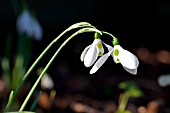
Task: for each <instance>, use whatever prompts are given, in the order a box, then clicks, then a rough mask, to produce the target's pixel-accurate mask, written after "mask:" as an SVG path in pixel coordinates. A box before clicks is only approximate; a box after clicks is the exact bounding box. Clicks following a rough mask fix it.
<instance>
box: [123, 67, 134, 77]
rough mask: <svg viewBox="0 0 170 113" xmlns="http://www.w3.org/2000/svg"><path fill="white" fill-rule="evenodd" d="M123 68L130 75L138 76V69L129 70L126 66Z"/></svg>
mask: <svg viewBox="0 0 170 113" xmlns="http://www.w3.org/2000/svg"><path fill="white" fill-rule="evenodd" d="M123 68H124V69H125V70H126V71H127V72H129V73H131V74H133V75H136V74H137V68H136V69H129V68H126V67H124V66H123Z"/></svg>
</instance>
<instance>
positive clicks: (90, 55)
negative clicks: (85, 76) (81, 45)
mask: <svg viewBox="0 0 170 113" xmlns="http://www.w3.org/2000/svg"><path fill="white" fill-rule="evenodd" d="M97 53H98V50H97V47H96V46H94V45H92V46H91V47H90V49H89V50H88V51H87V53H86V55H85V57H84V65H85V66H86V67H90V66H91V65H93V63H94V62H95V61H96V59H97V57H98V54H97Z"/></svg>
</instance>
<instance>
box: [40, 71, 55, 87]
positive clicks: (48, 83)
mask: <svg viewBox="0 0 170 113" xmlns="http://www.w3.org/2000/svg"><path fill="white" fill-rule="evenodd" d="M41 87H42V88H44V89H52V88H53V87H54V82H53V80H52V78H51V77H50V75H48V74H47V73H46V74H45V75H44V76H43V77H42V79H41Z"/></svg>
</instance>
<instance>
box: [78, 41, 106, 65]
mask: <svg viewBox="0 0 170 113" xmlns="http://www.w3.org/2000/svg"><path fill="white" fill-rule="evenodd" d="M103 53H104V49H103V45H102V41H101V40H100V39H99V38H95V39H94V41H93V43H92V44H91V45H89V46H87V47H86V48H85V49H84V51H83V52H82V54H81V57H80V59H81V61H82V62H83V61H84V65H85V66H86V67H90V66H91V65H93V64H94V62H95V61H96V59H97V57H98V56H102V55H103Z"/></svg>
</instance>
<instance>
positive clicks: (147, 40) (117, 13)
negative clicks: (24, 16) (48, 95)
mask: <svg viewBox="0 0 170 113" xmlns="http://www.w3.org/2000/svg"><path fill="white" fill-rule="evenodd" d="M11 1H12V0H11ZM11 1H10V0H1V1H0V45H1V47H0V56H2V55H3V53H4V47H5V42H6V39H7V36H8V35H7V34H8V33H12V34H13V36H14V38H16V39H17V37H16V36H17V31H16V19H17V17H16V15H15V12H14V10H13V6H12V2H11ZM27 3H28V5H29V9H31V10H33V11H34V12H35V15H36V18H37V19H38V21H39V22H40V24H41V26H42V28H43V38H42V40H41V41H36V40H34V41H33V50H32V55H31V60H30V63H29V66H30V65H31V64H32V63H33V61H34V60H35V59H36V58H37V57H38V55H39V54H40V53H41V52H42V51H43V50H44V49H45V47H46V46H47V45H48V44H49V43H50V42H51V41H52V40H53V39H54V38H55V37H56V36H58V35H59V34H60V33H61V32H62V31H64V30H65V29H66V28H67V27H69V26H70V25H72V24H74V23H77V22H81V21H86V22H89V23H91V24H92V25H94V26H96V27H97V28H98V29H100V30H104V31H108V32H110V33H112V34H113V35H114V36H115V37H117V38H118V39H119V41H120V44H121V46H122V47H123V48H125V49H127V50H129V51H131V52H132V53H134V54H135V55H137V57H138V58H139V61H140V65H139V68H138V74H137V75H136V76H133V75H131V74H129V73H128V72H126V71H125V70H124V69H123V68H122V67H121V65H119V64H115V63H114V62H113V60H112V58H109V59H108V61H107V62H106V63H105V64H104V65H103V66H102V67H101V69H99V70H98V72H96V73H95V74H94V75H89V71H90V68H86V67H85V66H84V65H83V63H82V62H81V61H80V54H81V52H82V51H83V49H84V48H85V47H86V46H87V45H89V44H91V43H92V41H93V35H94V34H92V33H89V34H88V33H85V34H80V35H79V36H76V37H75V38H74V39H73V40H71V41H70V42H69V43H68V45H66V46H65V47H64V48H63V50H62V51H61V52H60V54H59V55H58V56H57V58H56V60H55V61H54V62H53V64H52V65H51V66H50V68H49V70H48V73H49V74H50V75H51V77H52V78H53V80H54V82H55V83H54V84H55V90H56V92H57V94H58V95H60V94H61V95H62V94H71V95H72V94H82V95H85V96H87V97H89V98H92V99H98V100H115V101H117V98H118V96H119V94H120V92H121V91H120V90H119V89H118V88H117V84H118V83H119V82H121V81H124V80H132V81H135V82H137V84H138V85H139V86H140V87H141V89H142V90H143V91H144V93H145V98H142V99H141V100H143V102H141V100H138V101H134V100H131V101H132V103H133V102H134V103H136V106H141V105H143V106H145V105H146V104H147V103H148V102H149V101H151V100H156V99H158V98H161V99H163V100H164V102H165V103H166V104H164V106H163V108H168V107H167V106H169V100H170V98H169V97H168V96H167V95H169V94H170V92H169V91H168V89H169V86H166V87H161V86H159V84H158V81H157V80H158V78H159V77H160V76H161V75H162V74H169V73H170V70H169V68H170V64H169V60H168V59H170V57H169V51H170V47H169V37H170V34H169V33H170V32H169V26H170V21H169V20H170V3H169V2H168V0H161V1H152V2H149V1H122V0H119V1H118V0H50V1H49V0H48V1H47V0H27ZM71 33H73V32H70V34H71ZM70 34H69V33H68V35H65V37H63V39H61V41H59V43H57V44H56V45H55V46H54V47H53V48H52V49H51V50H50V51H49V53H48V54H47V55H46V56H45V57H44V59H43V60H42V61H40V63H39V64H38V66H45V65H46V63H47V62H48V60H49V59H50V57H51V56H52V55H53V54H54V52H55V51H56V49H57V47H58V46H59V45H60V44H61V42H62V41H64V39H66V38H67V36H69V35H70ZM101 38H102V39H103V40H105V41H106V42H108V43H109V44H111V43H110V42H111V38H110V37H106V36H103V37H101ZM16 45H17V44H16V42H15V41H14V42H13V46H16ZM160 51H165V52H166V53H167V54H168V57H167V56H166V59H167V60H165V61H164V60H159V58H158V57H157V56H156V54H158V53H159V52H160ZM12 52H14V53H15V50H14V51H12ZM147 52H148V54H149V56H147V55H148V54H147ZM154 55H155V56H154ZM146 56H147V58H145V57H146ZM161 58H164V57H161ZM29 66H28V67H29ZM33 78H35V79H36V77H34V76H33V75H32V76H31V77H30V78H29V79H30V80H32V79H33ZM162 113H166V112H165V110H164V112H162Z"/></svg>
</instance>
